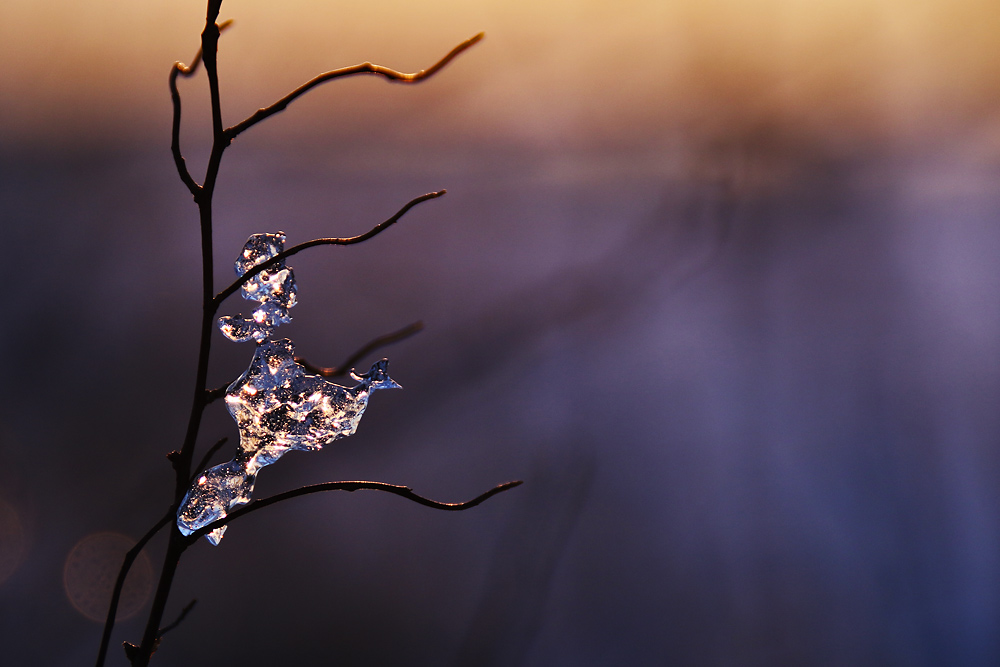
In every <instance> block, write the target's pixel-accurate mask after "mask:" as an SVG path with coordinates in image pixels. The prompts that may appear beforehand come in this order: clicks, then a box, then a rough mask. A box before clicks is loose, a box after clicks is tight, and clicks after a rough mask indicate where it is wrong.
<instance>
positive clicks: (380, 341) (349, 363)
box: [295, 322, 424, 378]
mask: <svg viewBox="0 0 1000 667" xmlns="http://www.w3.org/2000/svg"><path fill="white" fill-rule="evenodd" d="M423 330H424V323H423V322H414V323H413V324H410V325H408V326H405V327H403V328H402V329H400V330H399V331H393V332H392V333H387V334H385V335H383V336H379V337H378V338H375V339H373V340H370V341H368V343H367V344H366V345H365V346H364V347H362V348H361V349H360V350H358V351H357V352H355V353H354V354H352V355H351V356H349V357H347V359H345V360H344V361H343V363H341V364H340V365H339V366H331V367H329V368H327V367H324V366H314V365H313V364H311V363H309V362H308V361H306V360H305V359H303V358H302V357H295V361H297V362H298V363H300V364H302V365H303V366H304V367H305V369H306V370H307V371H309V372H310V373H313V374H314V375H321V376H323V377H326V378H332V377H340V376H342V375H347V374H348V373H349V372H350V371H351V369H353V368H354V366H355V364H357V363H358V362H359V361H361V360H362V359H364V358H365V357H367V356H368V355H369V354H371V353H372V352H374V351H375V350H378V349H380V348H383V347H385V346H386V345H391V344H392V343H396V342H399V341H401V340H404V339H406V338H409V337H410V336H413V335H415V334H417V333H419V332H421V331H423Z"/></svg>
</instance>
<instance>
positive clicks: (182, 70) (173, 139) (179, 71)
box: [170, 19, 233, 195]
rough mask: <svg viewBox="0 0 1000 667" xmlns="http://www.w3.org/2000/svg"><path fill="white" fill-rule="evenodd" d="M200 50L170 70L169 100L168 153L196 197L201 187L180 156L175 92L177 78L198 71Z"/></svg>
mask: <svg viewBox="0 0 1000 667" xmlns="http://www.w3.org/2000/svg"><path fill="white" fill-rule="evenodd" d="M232 23H233V21H232V19H230V20H228V21H223V22H222V23H220V24H219V32H220V33H221V32H222V31H223V30H225V29H226V28H228V27H229V26H230V25H232ZM201 51H202V50H201V49H200V48H199V49H198V53H196V54H195V55H194V59H193V60H192V61H191V64H190V65H185V64H184V63H182V62H176V63H174V65H173V67H171V68H170V100H171V101H172V102H173V107H174V121H173V126H172V128H171V133H170V152H171V153H173V156H174V165H175V166H176V167H177V174H178V175H179V176H180V177H181V181H182V182H183V183H184V185H185V186H187V189H188V191H190V192H191V194H192V195H197V194H198V191H199V190H201V186H200V185H198V184H197V183H195V180H194V178H193V177H192V176H191V172H189V171H188V168H187V162H186V161H185V160H184V155H183V154H181V94H180V92H179V91H178V90H177V77H178V76H183V77H185V78H189V77H191V76H193V75H194V73H195V72H197V71H198V65H200V64H201Z"/></svg>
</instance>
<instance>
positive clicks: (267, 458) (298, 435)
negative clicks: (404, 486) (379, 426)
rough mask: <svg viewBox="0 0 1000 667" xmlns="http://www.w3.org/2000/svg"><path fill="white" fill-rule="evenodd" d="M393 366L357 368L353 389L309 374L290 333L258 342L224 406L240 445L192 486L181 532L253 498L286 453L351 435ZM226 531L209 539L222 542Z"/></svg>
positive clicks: (388, 383)
mask: <svg viewBox="0 0 1000 667" xmlns="http://www.w3.org/2000/svg"><path fill="white" fill-rule="evenodd" d="M248 245H249V242H248ZM388 366H389V362H388V361H387V360H386V359H382V360H381V361H379V362H377V363H375V364H374V365H372V367H371V370H369V371H368V372H367V373H365V374H364V375H360V376H359V375H355V374H354V373H352V374H351V376H352V377H353V378H354V379H355V380H357V381H358V384H356V385H355V386H354V387H350V388H348V387H342V386H340V385H338V384H334V383H333V382H330V381H328V380H325V379H324V378H322V377H320V376H318V375H309V374H307V373H306V370H305V368H304V367H303V366H302V365H301V364H298V363H296V362H295V357H294V347H293V345H292V342H291V341H290V340H288V339H282V340H277V341H267V342H266V343H263V344H261V345H258V346H257V350H256V352H255V353H254V356H253V360H252V361H251V362H250V367H249V368H248V369H247V370H246V371H245V372H244V373H243V375H241V376H240V377H239V379H237V380H236V381H235V382H234V383H233V384H231V385H230V386H229V389H228V390H227V391H226V406H227V407H228V408H229V412H230V414H232V416H233V419H235V420H236V424H237V426H239V430H240V445H239V450H238V451H237V453H236V456H235V457H234V458H233V460H232V461H229V462H228V463H223V464H222V465H217V466H215V467H214V468H211V469H209V470H207V471H205V472H204V473H203V474H202V475H201V476H199V477H198V479H197V480H195V482H194V484H192V485H191V488H190V489H189V490H188V492H187V495H185V496H184V501H183V502H182V503H181V507H180V509H179V510H178V512H177V527H178V528H179V529H180V531H181V532H182V533H184V534H185V535H190V534H191V533H193V532H195V531H196V530H198V529H199V528H201V527H203V526H207V525H208V524H210V523H212V522H213V521H216V520H217V519H221V518H223V517H225V516H226V515H227V513H228V512H229V510H231V509H232V508H233V507H236V506H237V505H242V504H245V503H247V502H249V501H250V495H251V494H252V493H253V486H254V481H255V480H256V477H257V471H259V470H260V469H261V468H263V467H264V466H267V465H271V464H272V463H274V462H275V461H277V460H278V459H279V458H281V457H282V456H283V455H284V454H285V453H286V452H289V451H292V450H300V451H315V450H318V449H322V448H323V445H326V444H328V443H330V442H333V441H334V440H337V439H339V438H345V437H347V436H349V435H351V434H353V433H354V431H355V430H356V429H357V427H358V422H359V421H361V416H362V414H364V411H365V408H366V407H367V406H368V397H369V395H371V392H373V391H375V390H376V389H392V388H397V387H399V385H398V384H396V383H395V382H394V381H393V380H392V379H391V378H390V377H389V373H388V370H387V369H388ZM225 530H226V526H223V527H221V528H218V529H216V530H214V531H212V532H211V533H209V534H207V535H206V537H207V538H208V541H209V542H211V543H212V544H218V543H219V540H221V539H222V534H223V533H224V532H225Z"/></svg>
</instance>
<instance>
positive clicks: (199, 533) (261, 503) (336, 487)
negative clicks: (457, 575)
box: [188, 480, 523, 542]
mask: <svg viewBox="0 0 1000 667" xmlns="http://www.w3.org/2000/svg"><path fill="white" fill-rule="evenodd" d="M521 484H523V482H522V481H521V480H517V481H514V482H504V483H503V484H498V485H496V486H494V487H493V488H492V489H490V490H489V491H487V492H486V493H482V494H480V495H478V496H476V497H475V498H473V499H472V500H467V501H465V502H464V503H442V502H440V501H437V500H431V499H430V498H425V497H423V496H421V495H418V494H416V493H414V492H413V489H411V488H410V487H408V486H399V485H396V484H386V483H385V482H323V483H322V484H313V485H311V486H303V487H299V488H298V489H292V490H291V491H285V492H284V493H279V494H276V495H273V496H271V497H269V498H262V499H260V500H254V501H253V502H251V503H250V504H248V505H244V506H243V507H241V508H239V509H237V510H234V511H233V512H231V513H230V514H229V515H228V516H225V517H223V518H221V519H219V520H218V521H213V522H212V523H210V524H208V525H207V526H204V527H203V528H199V529H198V530H196V531H195V532H193V533H191V535H189V536H188V539H189V540H190V541H191V542H194V541H195V540H197V539H198V538H199V537H204V536H205V535H207V534H208V533H210V532H212V531H213V530H216V529H218V528H222V527H223V526H225V525H226V524H228V523H230V522H231V521H235V520H236V519H239V518H240V517H243V516H246V515H247V514H250V513H251V512H256V511H257V510H262V509H264V508H265V507H269V506H270V505H274V504H275V503H280V502H282V501H284V500H290V499H292V498H298V497H299V496H305V495H309V494H312V493H322V492H323V491H358V490H360V489H372V490H373V491H385V492H386V493H392V494H395V495H397V496H401V497H403V498H406V499H407V500H412V501H413V502H415V503H419V504H420V505H424V506H426V507H433V508H434V509H438V510H449V511H453V512H459V511H462V510H467V509H470V508H472V507H475V506H476V505H478V504H480V503H482V502H483V501H485V500H487V499H488V498H491V497H493V496H495V495H496V494H498V493H503V492H504V491H507V490H509V489H513V488H514V487H515V486H520V485H521Z"/></svg>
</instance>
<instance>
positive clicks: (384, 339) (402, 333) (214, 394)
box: [201, 321, 424, 468]
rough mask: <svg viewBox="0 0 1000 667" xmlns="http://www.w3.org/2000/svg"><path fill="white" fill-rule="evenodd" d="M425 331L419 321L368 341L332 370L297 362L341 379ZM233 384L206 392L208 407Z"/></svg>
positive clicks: (311, 371) (312, 370) (307, 362)
mask: <svg viewBox="0 0 1000 667" xmlns="http://www.w3.org/2000/svg"><path fill="white" fill-rule="evenodd" d="M423 329H424V323H423V322H419V321H418V322H414V323H413V324H410V325H407V326H405V327H403V328H402V329H400V330H399V331H393V332H392V333H387V334H384V335H382V336H379V337H378V338H375V339H372V340H370V341H368V342H367V343H366V344H365V346H364V347H362V348H361V349H359V350H358V351H357V352H354V353H353V354H351V356H349V357H347V359H345V360H344V362H343V363H342V364H340V365H339V366H334V367H332V368H326V367H324V366H316V365H313V364H311V363H309V361H308V360H306V359H304V358H302V357H295V361H296V362H297V363H300V364H302V366H303V367H304V368H305V369H306V370H307V371H309V372H310V373H314V374H316V375H319V376H322V377H327V378H332V377H340V376H342V375H347V373H348V371H350V370H351V368H353V367H354V364H356V363H358V361H360V360H361V359H363V358H364V357H366V356H367V355H369V354H371V353H372V352H374V351H375V350H378V349H381V348H383V347H385V346H387V345H391V344H393V343H398V342H399V341H401V340H405V339H406V338H409V337H410V336H413V335H415V334H417V333H419V332H421V331H423ZM233 382H235V380H233V381H232V382H229V383H227V384H224V385H222V386H221V387H216V388H215V389H211V390H209V391H207V392H205V403H206V405H207V404H208V403H212V402H213V401H217V400H219V399H220V398H222V397H223V396H225V395H226V392H227V391H229V387H231V386H232V384H233ZM204 464H205V462H204V461H203V462H202V465H201V467H202V468H204V467H205V465H204Z"/></svg>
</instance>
